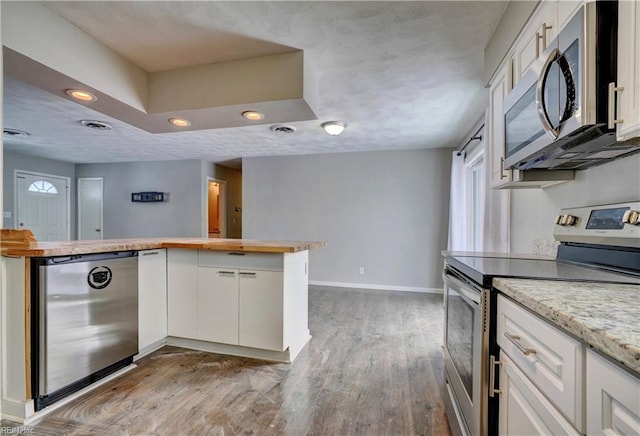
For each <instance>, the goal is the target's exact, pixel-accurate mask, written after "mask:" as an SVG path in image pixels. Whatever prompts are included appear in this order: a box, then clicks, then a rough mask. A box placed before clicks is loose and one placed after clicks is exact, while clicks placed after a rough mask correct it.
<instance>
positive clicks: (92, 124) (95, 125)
mask: <svg viewBox="0 0 640 436" xmlns="http://www.w3.org/2000/svg"><path fill="white" fill-rule="evenodd" d="M80 123H82V125H83V126H85V127H88V128H90V129H95V130H111V129H113V127H111V125H110V124H107V123H104V122H102V121H96V120H82V121H80Z"/></svg>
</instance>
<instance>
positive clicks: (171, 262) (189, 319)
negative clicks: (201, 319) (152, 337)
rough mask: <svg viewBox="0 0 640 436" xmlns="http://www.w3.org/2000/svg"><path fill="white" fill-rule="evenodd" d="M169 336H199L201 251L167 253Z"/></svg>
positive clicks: (172, 249)
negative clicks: (199, 269)
mask: <svg viewBox="0 0 640 436" xmlns="http://www.w3.org/2000/svg"><path fill="white" fill-rule="evenodd" d="M167 287H168V292H167V294H168V302H169V307H168V321H169V324H168V332H169V336H176V337H180V338H196V337H197V336H198V316H197V315H198V252H197V251H196V250H184V249H180V248H170V249H168V251H167Z"/></svg>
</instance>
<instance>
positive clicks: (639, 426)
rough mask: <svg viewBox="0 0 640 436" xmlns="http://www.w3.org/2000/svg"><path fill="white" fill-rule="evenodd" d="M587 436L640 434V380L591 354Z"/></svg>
mask: <svg viewBox="0 0 640 436" xmlns="http://www.w3.org/2000/svg"><path fill="white" fill-rule="evenodd" d="M587 434H589V435H596V434H601V435H604V434H607V435H611V434H629V435H631V434H635V435H637V434H640V378H639V377H637V376H635V377H634V376H633V375H631V374H630V373H628V372H626V371H624V370H623V369H620V368H618V367H617V366H616V365H614V364H613V363H610V362H608V361H607V360H605V359H603V358H602V357H600V356H598V355H597V354H596V353H594V352H593V351H591V350H587Z"/></svg>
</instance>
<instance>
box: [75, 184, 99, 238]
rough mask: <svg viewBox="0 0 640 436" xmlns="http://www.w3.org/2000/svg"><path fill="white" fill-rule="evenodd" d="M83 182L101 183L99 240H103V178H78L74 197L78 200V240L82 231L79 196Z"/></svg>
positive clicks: (80, 197)
mask: <svg viewBox="0 0 640 436" xmlns="http://www.w3.org/2000/svg"><path fill="white" fill-rule="evenodd" d="M84 180H100V181H101V182H102V195H101V196H100V200H101V201H102V206H101V207H100V239H104V177H78V178H77V183H76V185H77V186H76V195H77V199H78V210H77V213H78V221H77V223H76V226H77V228H78V235H77V236H78V240H81V239H82V238H81V236H82V235H80V230H81V229H82V207H81V205H80V203H81V202H82V196H81V195H80V185H81V184H82V183H81V182H82V181H84Z"/></svg>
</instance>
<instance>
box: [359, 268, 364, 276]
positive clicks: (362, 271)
mask: <svg viewBox="0 0 640 436" xmlns="http://www.w3.org/2000/svg"><path fill="white" fill-rule="evenodd" d="M360 275H361V276H363V275H364V267H363V266H361V267H360Z"/></svg>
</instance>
